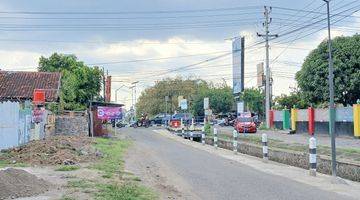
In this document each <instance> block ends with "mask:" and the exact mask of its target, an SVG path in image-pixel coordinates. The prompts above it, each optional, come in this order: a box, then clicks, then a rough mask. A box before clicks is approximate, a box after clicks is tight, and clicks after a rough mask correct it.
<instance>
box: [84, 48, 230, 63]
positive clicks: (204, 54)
mask: <svg viewBox="0 0 360 200" xmlns="http://www.w3.org/2000/svg"><path fill="white" fill-rule="evenodd" d="M225 52H229V51H216V52H210V53H201V54H192V55H182V56H169V57H162V58H146V59H135V60H121V61H110V62H98V63H89V64H88V65H111V64H120V63H137V62H147V61H157V60H168V59H176V58H187V57H194V56H206V55H212V54H219V53H225Z"/></svg>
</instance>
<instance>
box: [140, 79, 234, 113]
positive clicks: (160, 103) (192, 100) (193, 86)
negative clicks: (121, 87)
mask: <svg viewBox="0 0 360 200" xmlns="http://www.w3.org/2000/svg"><path fill="white" fill-rule="evenodd" d="M165 96H168V97H169V102H168V103H167V108H168V109H167V111H168V113H173V112H174V111H175V110H179V108H178V96H183V97H184V98H186V99H187V100H188V108H189V109H188V111H189V112H192V113H193V114H194V115H203V114H204V111H203V100H204V97H209V98H210V107H211V108H212V110H213V112H215V113H218V112H227V111H229V110H230V109H231V106H232V103H233V97H232V94H231V88H230V87H227V86H224V85H221V86H214V85H212V84H210V83H207V82H206V81H204V80H201V79H191V78H189V79H182V78H180V77H178V78H174V79H171V78H167V79H163V80H161V81H158V82H156V83H155V85H154V86H152V87H149V88H147V89H145V90H144V91H143V92H142V93H141V95H140V97H139V99H138V102H137V104H136V106H137V111H138V112H137V113H138V114H140V113H148V114H150V115H155V114H157V113H160V112H165V111H166V103H165Z"/></svg>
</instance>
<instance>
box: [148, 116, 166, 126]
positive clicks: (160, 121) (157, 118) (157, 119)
mask: <svg viewBox="0 0 360 200" xmlns="http://www.w3.org/2000/svg"><path fill="white" fill-rule="evenodd" d="M169 119H170V115H169V114H166V113H159V114H157V115H155V117H153V118H152V119H150V122H151V124H157V125H161V124H165V123H166V121H169Z"/></svg>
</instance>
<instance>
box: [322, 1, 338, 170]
mask: <svg viewBox="0 0 360 200" xmlns="http://www.w3.org/2000/svg"><path fill="white" fill-rule="evenodd" d="M323 1H325V2H326V5H327V21H328V51H329V93H330V97H329V98H330V101H329V114H330V116H329V134H330V136H331V168H332V173H331V174H332V175H333V177H336V146H335V145H336V143H335V103H334V63H333V59H332V47H331V30H330V24H331V23H330V0H323Z"/></svg>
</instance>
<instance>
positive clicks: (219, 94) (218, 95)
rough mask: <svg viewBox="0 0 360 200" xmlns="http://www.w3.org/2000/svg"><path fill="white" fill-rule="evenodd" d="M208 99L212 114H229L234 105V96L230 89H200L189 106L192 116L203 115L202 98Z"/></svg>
mask: <svg viewBox="0 0 360 200" xmlns="http://www.w3.org/2000/svg"><path fill="white" fill-rule="evenodd" d="M205 97H207V98H209V106H210V109H211V110H212V111H213V113H221V112H223V113H227V112H230V111H231V109H232V107H233V105H234V96H233V94H232V89H231V87H229V86H227V85H218V86H214V85H212V84H209V85H208V87H201V88H200V89H199V90H198V93H197V95H196V98H195V99H194V102H193V104H192V106H191V110H192V112H193V114H194V115H197V116H203V115H204V98H205Z"/></svg>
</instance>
